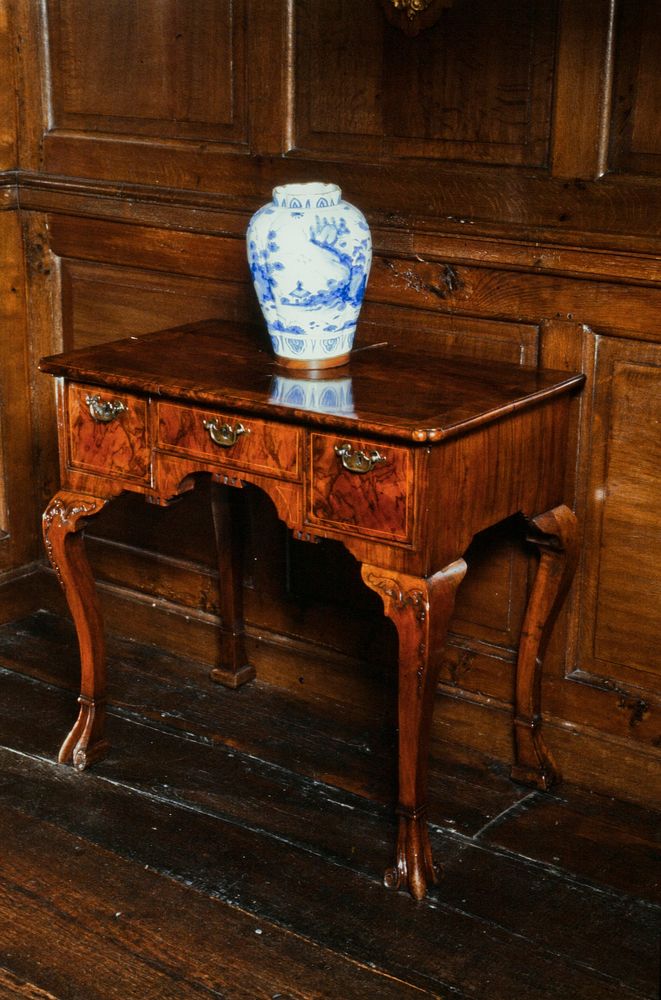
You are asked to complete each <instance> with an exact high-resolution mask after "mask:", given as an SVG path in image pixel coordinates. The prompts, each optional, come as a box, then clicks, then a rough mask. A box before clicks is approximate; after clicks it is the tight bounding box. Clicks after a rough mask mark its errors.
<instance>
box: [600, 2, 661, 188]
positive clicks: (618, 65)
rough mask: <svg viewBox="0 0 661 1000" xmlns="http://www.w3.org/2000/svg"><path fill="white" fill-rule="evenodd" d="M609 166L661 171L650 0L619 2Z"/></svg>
mask: <svg viewBox="0 0 661 1000" xmlns="http://www.w3.org/2000/svg"><path fill="white" fill-rule="evenodd" d="M619 15H620V16H619V19H618V25H617V49H616V57H615V89H614V102H613V117H612V122H611V157H610V159H611V167H612V168H614V169H616V170H620V171H622V172H625V173H648V174H657V175H658V174H659V173H661V132H660V131H659V117H658V109H659V105H660V104H661V74H659V48H660V47H661V7H660V6H659V4H658V3H657V2H656V0H622V2H621V3H620V4H619Z"/></svg>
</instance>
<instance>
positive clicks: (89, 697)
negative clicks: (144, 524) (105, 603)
mask: <svg viewBox="0 0 661 1000" xmlns="http://www.w3.org/2000/svg"><path fill="white" fill-rule="evenodd" d="M107 503H108V499H107V498H102V497H93V496H87V495H83V494H78V493H71V492H69V491H68V490H61V491H60V492H59V493H56V495H55V496H54V497H53V499H52V500H51V502H50V503H49V505H48V507H47V508H46V511H45V512H44V515H43V532H44V542H45V545H46V552H47V553H48V558H49V559H50V561H51V563H52V565H53V568H54V570H55V573H56V574H57V578H58V580H59V581H60V584H61V586H62V588H63V590H64V594H65V597H66V599H67V603H68V605H69V610H70V611H71V615H72V618H73V622H74V625H75V627H76V634H77V636H78V645H79V647H80V667H81V681H80V697H79V699H78V701H79V703H80V711H79V714H78V718H77V720H76V723H75V725H74V727H73V729H72V730H71V732H70V733H69V735H68V736H67V738H66V739H65V741H64V743H63V744H62V747H61V749H60V752H59V755H58V760H59V762H60V763H61V764H65V763H67V762H68V761H70V760H71V761H72V762H73V766H74V767H75V768H77V769H78V770H79V771H82V770H84V769H85V768H86V767H87V766H88V765H89V764H92V763H93V762H94V761H95V760H99V758H101V757H103V756H104V755H105V753H106V752H107V750H108V748H109V743H108V741H107V740H106V739H105V715H106V656H105V640H104V635H103V620H102V617H101V609H100V606H99V599H98V596H97V592H96V586H95V584H94V578H93V576H92V571H91V569H90V565H89V562H88V560H87V555H86V553H85V543H84V537H83V528H84V527H85V524H86V522H87V519H88V518H90V517H93V516H94V515H95V514H98V512H99V511H100V510H102V509H103V508H104V507H105V505H106V504H107Z"/></svg>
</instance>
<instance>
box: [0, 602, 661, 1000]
mask: <svg viewBox="0 0 661 1000" xmlns="http://www.w3.org/2000/svg"><path fill="white" fill-rule="evenodd" d="M271 654H272V655H273V656H283V655H285V654H284V653H283V651H282V650H280V649H276V648H273V649H272V650H269V648H264V647H263V648H262V649H261V652H260V655H262V656H265V655H271ZM287 655H288V656H291V655H292V654H287ZM297 655H299V656H300V655H301V654H297ZM111 661H112V670H111V678H112V689H111V693H112V701H113V706H112V709H111V718H110V736H111V739H112V744H113V750H112V752H111V754H110V756H109V757H108V758H107V759H106V760H105V761H103V762H102V763H100V764H98V765H97V766H96V767H95V768H94V769H93V770H92V771H90V772H87V773H85V774H83V775H79V774H76V773H74V772H73V771H72V770H71V769H70V768H65V767H59V766H57V765H56V764H54V754H55V752H56V748H57V746H58V742H59V740H60V738H61V737H62V735H63V733H64V732H65V730H66V729H67V727H68V725H69V723H70V722H71V720H72V716H73V712H74V704H75V699H74V698H73V697H72V694H71V688H72V686H73V685H74V684H75V678H76V651H75V643H74V640H73V635H72V632H71V629H70V627H69V625H68V624H67V623H66V622H64V621H62V620H60V619H58V618H56V617H54V616H52V615H49V614H46V613H39V614H36V615H34V616H32V617H31V618H30V619H28V620H25V621H22V622H19V623H15V624H13V625H9V626H4V627H3V628H1V629H0V685H1V690H2V697H1V698H0V764H1V766H0V800H1V803H2V809H1V810H0V823H1V837H2V851H1V854H0V858H1V860H0V921H1V923H0V930H1V935H0V1000H1V998H5V997H21V998H30V1000H38V998H41V1000H47V998H58V1000H66V998H75V1000H97V998H98V1000H110V998H117V1000H132V998H136V1000H137V998H141V1000H142V998H156V997H158V998H170V997H172V998H187V997H199V998H203V997H223V998H232V1000H234V998H242V1000H244V998H245V1000H255V998H260V1000H261V998H264V1000H298V998H311V997H315V998H316V997H333V998H336V1000H353V998H377V997H378V998H379V1000H389V998H391V997H392V998H401V1000H404V998H408V997H411V998H413V997H422V996H428V997H443V998H448V1000H451V998H468V997H475V998H479V1000H518V998H524V997H525V998H533V997H534V998H554V1000H555V998H557V1000H569V998H572V1000H588V998H589V1000H608V998H617V1000H634V998H636V1000H640V998H657V997H658V990H659V931H660V928H661V863H660V856H659V850H658V844H659V835H660V831H661V823H660V819H661V817H660V816H659V814H652V813H650V812H647V811H646V810H644V809H642V808H639V807H637V806H633V805H628V804H625V803H621V802H616V801H614V800H611V799H606V798H603V797H598V796H595V795H592V794H590V793H589V792H586V791H582V790H580V789H576V788H570V787H568V786H563V787H561V788H560V789H559V790H558V792H556V793H555V794H551V795H543V794H540V793H537V792H530V791H529V790H528V789H525V788H523V787H520V786H517V785H514V784H512V783H511V782H510V781H509V780H508V778H507V775H506V773H505V772H504V769H503V768H502V767H501V766H497V765H491V766H489V764H488V762H485V761H484V760H481V759H479V758H478V757H476V756H470V755H468V754H466V753H465V752H464V753H461V752H459V751H458V750H457V749H453V748H451V747H447V748H446V749H447V753H446V755H445V763H444V764H443V765H442V766H437V767H436V768H435V769H434V772H433V774H432V793H433V794H432V808H431V814H432V821H433V841H434V848H435V851H436V855H437V857H438V858H442V859H443V860H444V863H445V878H444V880H443V881H442V883H441V884H440V885H439V886H438V887H437V889H436V890H435V891H434V892H433V893H432V894H431V896H430V897H429V898H428V899H427V900H425V901H424V902H421V903H415V902H413V901H412V900H411V899H410V898H409V897H408V896H407V895H404V894H402V893H389V892H388V891H387V890H385V889H384V888H383V886H382V885H381V873H382V870H383V868H384V867H385V865H386V863H387V861H388V859H389V855H390V849H391V841H392V836H393V821H392V819H391V813H392V798H393V795H394V775H393V747H392V732H391V727H390V726H389V725H388V724H386V723H385V722H384V721H383V718H382V716H383V713H382V712H380V711H379V710H378V708H377V710H376V711H375V712H374V714H373V716H372V717H370V718H365V717H364V716H361V715H360V713H359V712H358V711H356V712H355V713H352V712H351V711H350V710H347V708H346V707H338V705H334V704H333V703H330V702H328V701H322V700H319V699H315V698H314V697H307V698H301V697H299V696H297V695H296V694H295V693H289V692H287V691H286V690H282V689H279V688H273V687H269V686H268V685H266V684H263V683H260V682H259V681H258V682H256V683H254V684H252V685H250V686H248V687H246V688H243V689H241V690H239V691H236V692H231V691H227V690H225V689H223V688H219V687H216V686H214V685H212V684H211V683H210V682H208V681H207V680H206V677H205V675H204V674H203V673H202V671H199V673H197V674H196V673H195V672H194V671H193V672H191V665H190V664H184V663H182V662H181V661H178V660H177V659H175V658H174V657H171V656H168V655H166V654H163V653H161V652H159V651H157V650H154V649H148V648H145V647H144V646H143V647H141V646H137V645H135V644H132V643H129V642H126V641H122V640H114V641H113V642H112V643H111ZM439 709H440V710H442V707H441V706H440V705H439Z"/></svg>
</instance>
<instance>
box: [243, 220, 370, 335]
mask: <svg viewBox="0 0 661 1000" xmlns="http://www.w3.org/2000/svg"><path fill="white" fill-rule="evenodd" d="M273 212H274V209H273V208H272V207H271V206H265V207H264V208H263V209H261V211H260V212H258V213H257V215H256V216H255V218H256V219H257V218H258V217H261V216H262V215H268V214H273ZM355 228H359V229H360V230H361V231H362V232H360V234H356V233H355V232H354V234H352V233H351V232H350V230H349V227H348V225H347V222H346V219H345V218H344V217H343V216H340V217H339V218H338V217H337V216H335V217H333V216H329V215H326V214H316V215H315V217H314V221H313V223H312V224H311V225H310V226H309V229H308V236H307V238H308V243H309V246H310V250H311V252H314V250H313V248H315V249H316V250H317V251H320V252H322V253H323V254H326V255H328V257H329V258H330V259H332V260H333V261H334V262H335V264H336V265H337V267H336V271H337V270H338V269H339V270H340V271H341V277H340V278H337V277H331V278H327V279H326V285H325V287H322V288H316V289H310V288H306V287H305V277H304V276H302V277H300V278H298V280H297V281H296V282H295V284H294V286H293V287H290V288H288V289H285V288H282V287H281V278H282V274H281V272H283V271H284V270H285V265H284V264H283V262H282V260H281V259H280V257H279V254H280V252H281V247H280V245H279V243H278V233H277V232H276V231H275V229H270V230H268V233H267V236H266V240H265V242H264V243H263V244H262V245H261V246H258V242H257V241H256V240H255V239H251V240H249V244H248V258H249V263H250V270H251V273H252V278H253V282H254V285H255V290H256V292H257V296H258V298H259V301H260V303H261V305H262V308H263V309H264V313H265V316H266V318H267V322H268V325H269V329H270V331H271V333H272V334H281V335H286V334H289V335H290V337H291V335H294V337H302V336H306V335H307V334H309V333H310V332H311V330H310V327H311V323H310V320H309V314H310V313H311V312H321V311H323V312H325V313H326V314H328V313H329V312H332V314H333V315H332V320H333V321H332V322H328V321H326V322H322V323H320V324H314V326H318V327H319V329H318V333H319V335H320V336H322V337H323V335H324V334H325V335H328V334H335V335H336V337H335V338H333V339H332V341H331V342H328V343H324V345H323V346H324V348H325V349H327V350H328V351H329V352H330V351H332V350H333V349H335V347H337V335H338V334H341V333H343V332H345V331H347V330H353V328H354V327H355V323H356V315H357V311H358V309H359V308H360V305H361V303H362V300H363V297H364V294H365V286H366V284H367V273H368V267H369V263H370V259H371V254H370V248H371V243H370V236H369V228H368V226H367V224H366V223H365V222H362V221H361V222H359V223H357V225H356V227H355ZM356 235H360V236H361V237H362V238H361V239H356ZM278 306H286V307H289V309H294V310H295V311H298V310H301V322H303V323H305V326H303V325H301V322H292V321H291V320H290V321H288V322H283V319H282V317H281V316H279V315H278V312H279V310H278ZM303 313H305V314H306V315H305V317H304V316H303ZM343 314H344V315H343ZM329 319H330V317H329ZM323 339H324V341H326V340H327V336H326V337H324V338H323ZM275 346H276V349H277V344H276V345H275ZM289 346H290V349H291V350H293V351H294V352H295V353H300V352H302V351H303V350H304V349H305V344H303V343H299V342H293V341H289Z"/></svg>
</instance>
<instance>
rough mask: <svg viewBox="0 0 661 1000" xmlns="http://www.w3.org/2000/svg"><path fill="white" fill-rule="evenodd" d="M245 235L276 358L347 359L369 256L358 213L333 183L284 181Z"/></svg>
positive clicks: (304, 363)
mask: <svg viewBox="0 0 661 1000" xmlns="http://www.w3.org/2000/svg"><path fill="white" fill-rule="evenodd" d="M246 238H247V245H248V262H249V264H250V270H251V272H252V278H253V283H254V285H255V291H256V293H257V298H258V299H259V304H260V306H261V309H262V312H263V314H264V318H265V319H266V323H267V326H268V330H269V335H270V337H271V342H272V344H273V349H274V351H275V354H276V357H277V359H278V361H279V362H280V363H281V364H283V365H286V366H288V367H292V368H309V369H318V368H330V367H332V366H336V365H342V364H344V363H345V362H346V361H348V358H349V352H350V351H351V347H352V344H353V338H354V334H355V332H356V322H357V320H358V313H359V312H360V307H361V304H362V301H363V295H364V294H365V285H366V284H367V278H368V275H369V270H370V264H371V262H372V240H371V237H370V231H369V227H368V225H367V222H366V221H365V218H364V216H363V214H362V213H361V212H359V211H358V209H357V208H354V206H353V205H350V204H349V203H348V202H346V201H342V192H341V191H340V189H339V187H338V186H337V185H336V184H316V183H313V184H285V185H283V186H282V187H277V188H274V190H273V201H272V202H271V203H270V204H268V205H264V206H263V208H260V209H259V211H258V212H256V213H255V215H254V216H253V217H252V219H251V220H250V225H249V226H248V232H247V237H246Z"/></svg>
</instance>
